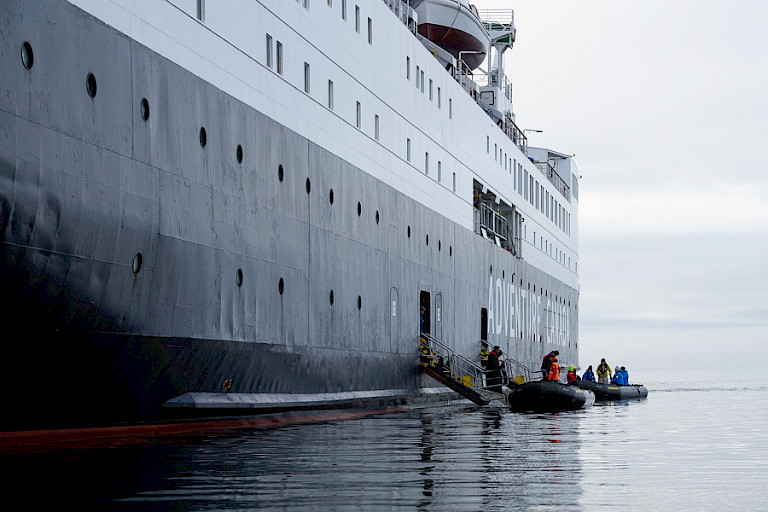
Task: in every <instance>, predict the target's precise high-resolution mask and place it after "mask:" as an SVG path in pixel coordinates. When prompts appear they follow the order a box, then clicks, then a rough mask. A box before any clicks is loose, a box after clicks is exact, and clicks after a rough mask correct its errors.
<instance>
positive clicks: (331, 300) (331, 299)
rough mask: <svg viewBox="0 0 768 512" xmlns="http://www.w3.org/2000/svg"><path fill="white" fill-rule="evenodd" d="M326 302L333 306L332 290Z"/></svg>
mask: <svg viewBox="0 0 768 512" xmlns="http://www.w3.org/2000/svg"><path fill="white" fill-rule="evenodd" d="M328 300H329V301H330V302H331V305H333V290H331V294H330V296H329V297H328Z"/></svg>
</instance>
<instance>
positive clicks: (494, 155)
mask: <svg viewBox="0 0 768 512" xmlns="http://www.w3.org/2000/svg"><path fill="white" fill-rule="evenodd" d="M498 154H499V145H498V144H494V145H493V159H494V161H495V160H498V158H497V156H498Z"/></svg>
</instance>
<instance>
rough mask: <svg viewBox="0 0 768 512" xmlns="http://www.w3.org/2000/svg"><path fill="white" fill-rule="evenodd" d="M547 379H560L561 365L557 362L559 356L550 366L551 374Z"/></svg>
mask: <svg viewBox="0 0 768 512" xmlns="http://www.w3.org/2000/svg"><path fill="white" fill-rule="evenodd" d="M547 380H554V381H558V380H560V365H559V364H557V356H555V358H554V359H552V364H551V365H550V366H549V375H548V376H547Z"/></svg>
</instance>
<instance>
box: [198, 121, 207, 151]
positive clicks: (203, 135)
mask: <svg viewBox="0 0 768 512" xmlns="http://www.w3.org/2000/svg"><path fill="white" fill-rule="evenodd" d="M206 144H208V134H207V133H205V126H201V127H200V147H201V148H204V147H205V145H206Z"/></svg>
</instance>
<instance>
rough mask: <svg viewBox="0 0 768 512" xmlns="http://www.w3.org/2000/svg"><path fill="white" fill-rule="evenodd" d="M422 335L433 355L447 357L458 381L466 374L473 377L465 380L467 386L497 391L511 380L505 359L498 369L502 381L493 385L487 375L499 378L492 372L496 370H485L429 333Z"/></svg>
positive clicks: (452, 373) (451, 371)
mask: <svg viewBox="0 0 768 512" xmlns="http://www.w3.org/2000/svg"><path fill="white" fill-rule="evenodd" d="M420 336H421V337H422V338H424V339H425V340H427V343H428V346H429V350H430V354H431V355H432V356H436V357H443V358H444V359H445V358H446V357H447V359H448V368H449V371H450V375H451V378H453V379H454V380H457V381H463V379H462V378H463V377H464V376H470V377H471V382H466V381H463V384H464V385H465V386H467V387H470V388H474V389H481V390H484V391H496V389H497V388H498V386H500V385H503V384H505V383H507V382H509V378H510V375H509V373H508V371H507V369H506V367H505V365H504V362H503V361H501V365H500V368H499V370H498V371H500V372H501V382H494V383H493V384H492V385H488V380H489V379H488V378H487V377H489V376H490V377H491V378H492V379H493V380H494V381H496V380H498V375H497V374H493V375H492V372H494V371H495V370H485V369H484V368H483V367H482V366H480V364H478V363H475V362H474V361H471V360H470V359H468V358H466V357H464V356H462V355H460V354H457V353H456V352H454V350H453V349H452V348H450V347H448V346H447V345H446V344H444V343H442V342H440V341H438V340H437V339H435V338H434V337H433V336H431V335H430V334H428V333H425V332H422V333H421V334H420ZM433 347H434V348H437V349H438V350H437V351H435V350H433ZM438 352H442V353H443V354H446V355H445V356H444V355H442V354H440V353H438ZM507 359H508V358H507ZM496 392H498V391H496Z"/></svg>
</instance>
